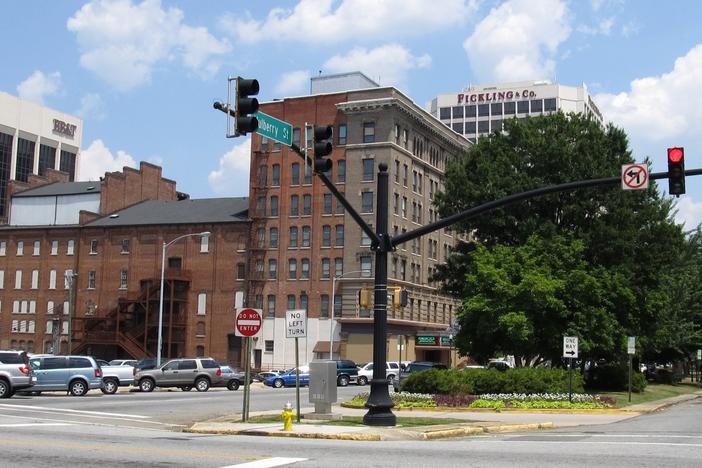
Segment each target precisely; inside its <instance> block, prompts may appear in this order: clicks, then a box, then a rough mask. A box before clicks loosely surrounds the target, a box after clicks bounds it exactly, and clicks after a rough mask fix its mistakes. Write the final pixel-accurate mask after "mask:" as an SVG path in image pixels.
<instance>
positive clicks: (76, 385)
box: [68, 380, 88, 396]
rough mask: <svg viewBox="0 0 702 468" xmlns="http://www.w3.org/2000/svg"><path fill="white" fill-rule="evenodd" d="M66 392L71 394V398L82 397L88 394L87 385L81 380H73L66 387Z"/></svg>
mask: <svg viewBox="0 0 702 468" xmlns="http://www.w3.org/2000/svg"><path fill="white" fill-rule="evenodd" d="M68 391H69V392H71V395H73V396H83V395H85V394H86V393H88V385H87V384H86V383H85V382H83V381H82V380H74V381H73V382H71V384H70V385H69V386H68Z"/></svg>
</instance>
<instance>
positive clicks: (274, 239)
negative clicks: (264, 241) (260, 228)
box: [270, 227, 278, 249]
mask: <svg viewBox="0 0 702 468" xmlns="http://www.w3.org/2000/svg"><path fill="white" fill-rule="evenodd" d="M270 243H271V244H270V246H271V248H272V249H277V248H278V228H274V227H272V228H271V230H270Z"/></svg>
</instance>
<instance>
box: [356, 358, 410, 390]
mask: <svg viewBox="0 0 702 468" xmlns="http://www.w3.org/2000/svg"><path fill="white" fill-rule="evenodd" d="M399 372H400V365H399V364H398V363H397V362H395V361H389V362H386V363H385V378H386V379H388V383H391V382H392V381H393V379H394V378H395V376H396V375H398V374H399ZM372 378H373V363H372V362H369V363H368V364H366V365H365V366H363V367H362V368H361V369H359V370H358V380H357V381H356V383H357V384H358V385H366V384H367V383H368V382H369V381H370V380H371V379H372Z"/></svg>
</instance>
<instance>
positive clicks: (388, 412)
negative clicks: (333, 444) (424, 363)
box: [363, 163, 396, 426]
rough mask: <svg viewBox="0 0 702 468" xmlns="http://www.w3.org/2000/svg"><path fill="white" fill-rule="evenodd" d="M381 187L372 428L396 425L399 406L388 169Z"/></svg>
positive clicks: (368, 418)
mask: <svg viewBox="0 0 702 468" xmlns="http://www.w3.org/2000/svg"><path fill="white" fill-rule="evenodd" d="M378 169H379V170H378V188H377V190H376V196H377V197H378V201H377V203H376V207H377V210H376V211H377V213H376V226H377V227H376V233H377V236H378V239H379V243H378V245H377V246H376V251H375V297H374V305H373V311H374V313H373V380H371V388H370V395H369V396H368V401H367V402H366V408H368V413H366V414H365V415H364V416H363V423H364V424H366V425H368V426H394V425H395V424H396V418H395V415H394V414H393V412H392V407H393V406H395V404H394V403H393V401H392V400H391V399H390V394H389V393H388V379H387V375H386V372H385V368H386V366H387V361H386V358H387V341H386V340H387V305H388V294H387V293H388V250H390V248H391V246H390V237H389V236H388V166H387V164H385V163H381V164H380V165H379V166H378Z"/></svg>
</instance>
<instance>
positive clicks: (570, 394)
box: [568, 357, 573, 403]
mask: <svg viewBox="0 0 702 468" xmlns="http://www.w3.org/2000/svg"><path fill="white" fill-rule="evenodd" d="M568 401H569V402H570V403H573V358H572V357H570V358H568Z"/></svg>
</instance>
